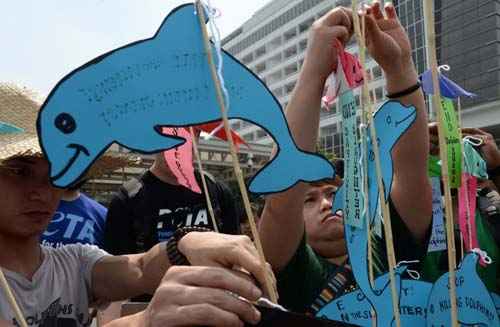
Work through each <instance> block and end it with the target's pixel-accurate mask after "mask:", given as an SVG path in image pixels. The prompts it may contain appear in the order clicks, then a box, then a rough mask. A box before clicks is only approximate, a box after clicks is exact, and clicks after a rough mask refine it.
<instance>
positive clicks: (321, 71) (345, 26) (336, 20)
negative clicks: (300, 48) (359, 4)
mask: <svg viewBox="0 0 500 327" xmlns="http://www.w3.org/2000/svg"><path fill="white" fill-rule="evenodd" d="M352 34H353V24H352V12H351V10H350V9H348V8H344V7H338V8H335V9H333V10H331V11H330V12H329V13H327V14H326V15H324V16H323V17H321V18H319V19H318V20H316V21H315V22H314V23H313V25H312V28H311V32H310V34H309V40H308V45H307V53H306V58H305V61H304V68H303V70H304V71H305V72H306V73H310V74H311V75H312V76H315V77H319V78H321V80H322V81H323V84H324V81H325V80H326V78H327V77H328V76H329V75H330V73H332V72H333V71H334V70H335V69H336V67H337V51H336V47H335V39H338V40H339V41H340V42H342V43H343V44H344V45H346V44H347V42H349V39H350V38H351V36H352Z"/></svg>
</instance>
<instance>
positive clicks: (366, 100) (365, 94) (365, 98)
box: [354, 0, 377, 327]
mask: <svg viewBox="0 0 500 327" xmlns="http://www.w3.org/2000/svg"><path fill="white" fill-rule="evenodd" d="M354 1H355V2H357V1H356V0H354ZM361 40H362V41H363V47H362V48H361V47H360V48H359V61H360V63H361V67H363V69H364V70H365V71H366V47H365V44H366V20H365V16H362V17H361ZM371 75H372V74H370V80H371V79H372V76H371ZM364 77H365V75H363V89H362V97H361V99H362V107H361V123H362V124H363V126H365V127H364V128H363V129H361V131H360V132H361V144H362V148H363V153H364V155H363V175H364V177H365V178H364V181H363V188H364V193H365V210H366V212H369V205H370V199H369V197H368V194H369V189H368V147H367V143H366V140H367V136H368V134H367V129H366V126H368V124H367V112H366V106H370V107H371V106H373V100H374V99H375V91H374V90H373V91H372V92H373V93H372V96H373V97H370V94H369V92H370V90H369V88H368V82H369V81H368V80H366V79H364ZM366 77H368V75H367V76H366ZM365 219H366V236H367V240H368V242H367V246H368V277H369V278H370V285H371V287H372V288H373V287H374V286H375V273H374V271H373V249H372V234H371V226H370V219H369V218H368V215H366V217H365ZM375 315H376V313H375V310H373V308H371V309H370V316H371V320H372V327H376V326H377V318H376V316H375Z"/></svg>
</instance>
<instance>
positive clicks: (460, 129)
mask: <svg viewBox="0 0 500 327" xmlns="http://www.w3.org/2000/svg"><path fill="white" fill-rule="evenodd" d="M457 118H458V137H459V140H460V143H459V144H460V160H461V161H462V171H464V168H465V157H464V144H463V135H462V104H461V103H460V97H458V98H457ZM465 196H466V199H467V210H466V212H467V229H468V230H469V240H472V237H471V236H472V233H471V225H470V214H469V205H470V200H469V192H468V191H467V190H466V192H465ZM469 248H472V246H471V247H469ZM464 256H465V253H464V237H463V235H462V231H460V258H461V259H463V258H464Z"/></svg>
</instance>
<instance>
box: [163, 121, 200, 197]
mask: <svg viewBox="0 0 500 327" xmlns="http://www.w3.org/2000/svg"><path fill="white" fill-rule="evenodd" d="M162 133H163V134H167V135H173V136H180V137H182V138H185V139H186V142H185V143H184V144H182V145H181V146H178V147H176V148H173V149H170V150H168V151H165V152H163V156H164V158H165V162H166V163H167V166H168V168H169V169H170V170H171V171H172V173H173V174H174V176H175V178H176V179H177V182H178V183H179V184H180V185H182V186H184V187H187V188H188V189H190V190H191V191H193V192H195V193H201V189H200V186H199V185H198V183H197V182H196V177H195V176H194V167H193V140H192V139H191V133H189V131H188V130H186V129H185V128H169V127H163V128H162Z"/></svg>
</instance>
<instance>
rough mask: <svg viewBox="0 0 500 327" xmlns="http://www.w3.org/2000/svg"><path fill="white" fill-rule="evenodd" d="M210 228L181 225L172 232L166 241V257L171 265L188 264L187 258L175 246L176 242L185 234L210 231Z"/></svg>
mask: <svg viewBox="0 0 500 327" xmlns="http://www.w3.org/2000/svg"><path fill="white" fill-rule="evenodd" d="M211 231H212V230H210V229H208V228H203V227H183V228H179V229H177V230H176V231H175V232H174V235H172V237H170V239H169V240H168V241H167V257H168V260H169V261H170V264H171V265H177V266H189V265H190V263H189V260H188V259H187V258H186V256H185V255H184V254H182V253H181V252H180V251H179V249H178V248H177V244H178V243H179V241H180V240H181V238H183V237H184V236H186V235H187V234H189V233H191V232H211Z"/></svg>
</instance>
